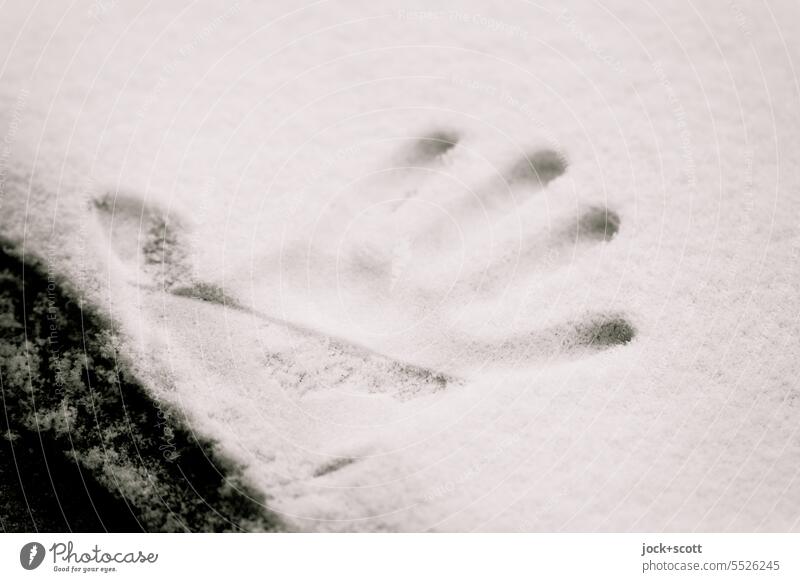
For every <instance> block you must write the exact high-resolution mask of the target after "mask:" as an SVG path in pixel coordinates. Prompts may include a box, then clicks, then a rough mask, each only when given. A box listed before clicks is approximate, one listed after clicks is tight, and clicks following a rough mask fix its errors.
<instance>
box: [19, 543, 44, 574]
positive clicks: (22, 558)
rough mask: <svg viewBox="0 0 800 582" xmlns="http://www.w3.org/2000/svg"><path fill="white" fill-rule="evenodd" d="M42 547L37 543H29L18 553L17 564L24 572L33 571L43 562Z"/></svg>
mask: <svg viewBox="0 0 800 582" xmlns="http://www.w3.org/2000/svg"><path fill="white" fill-rule="evenodd" d="M44 554H45V551H44V546H43V545H42V544H40V543H39V542H29V543H27V544H25V545H24V546H22V549H21V550H20V551H19V563H20V564H22V567H23V568H25V569H26V570H35V569H36V568H38V567H39V566H40V565H41V564H42V561H43V560H44Z"/></svg>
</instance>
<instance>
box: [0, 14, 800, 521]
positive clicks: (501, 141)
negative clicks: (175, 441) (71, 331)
mask: <svg viewBox="0 0 800 582" xmlns="http://www.w3.org/2000/svg"><path fill="white" fill-rule="evenodd" d="M416 4H417V5H414V4H413V3H406V2H403V3H400V2H397V3H393V2H388V1H381V2H375V1H372V2H367V1H364V2H357V1H346V2H324V1H323V2H316V3H313V4H309V5H308V6H301V5H300V4H297V3H292V2H281V1H270V2H265V3H256V2H252V3H251V2H238V3H232V4H226V5H222V4H217V3H213V2H197V3H188V2H187V3H179V2H158V3H152V4H149V5H141V4H138V3H128V2H116V1H115V0H100V1H99V2H94V3H85V4H81V3H76V4H73V5H70V6H67V5H66V4H63V5H62V4H60V3H59V4H57V5H56V4H52V3H50V4H48V5H46V6H44V5H37V6H33V5H32V4H31V3H29V2H22V1H20V2H11V3H6V4H5V5H4V6H3V8H2V13H3V17H2V20H1V21H0V59H2V60H0V120H2V125H0V132H2V135H3V136H4V138H5V140H4V141H3V142H2V144H0V145H2V147H3V150H2V157H1V158H0V162H2V172H3V174H2V180H3V182H2V184H3V190H2V200H1V202H2V213H1V214H0V227H2V232H3V234H4V235H6V236H8V237H10V238H13V239H15V240H18V241H24V244H25V248H26V249H28V250H29V252H32V253H37V254H39V255H42V256H44V257H45V258H46V260H48V261H49V262H50V263H51V264H52V265H53V266H54V268H55V269H56V270H58V271H60V272H63V273H66V274H68V275H69V276H70V277H71V278H72V279H73V280H74V281H75V282H76V284H77V285H78V286H79V287H80V288H81V290H82V291H83V292H85V293H86V295H87V297H88V298H89V300H90V301H93V302H97V303H98V304H100V305H102V306H104V307H105V308H107V309H109V310H110V312H111V313H112V314H113V316H114V318H115V319H117V320H118V321H120V322H121V323H122V324H123V328H124V329H125V331H126V333H127V334H128V343H129V346H130V349H131V352H132V353H133V354H136V360H137V362H138V364H139V368H140V374H141V376H142V378H143V379H144V380H145V381H146V382H147V383H148V385H149V386H150V388H151V389H152V390H153V392H154V394H156V395H157V397H159V398H162V399H165V400H167V401H170V402H173V403H176V404H177V405H178V406H180V407H181V408H182V409H184V410H185V411H186V412H187V414H188V415H189V416H190V418H191V419H192V421H193V425H194V427H195V428H196V430H198V431H199V432H201V433H202V434H205V435H208V436H211V437H214V438H216V439H218V440H219V441H220V442H221V444H222V446H223V447H224V448H225V449H226V450H227V451H228V452H229V453H230V454H231V455H232V456H234V457H235V458H236V459H238V460H240V461H241V462H242V463H244V464H245V465H246V474H247V476H248V477H249V478H250V479H251V480H252V481H253V483H254V484H256V485H257V486H258V487H260V488H262V489H263V490H264V491H265V492H266V493H267V494H268V495H269V498H270V508H271V509H273V510H275V511H278V512H280V513H281V514H283V515H284V516H285V517H286V519H287V521H288V522H289V523H291V524H292V525H294V526H295V527H298V528H302V529H322V530H427V529H432V530H456V531H471V530H504V531H505V530H512V531H540V530H544V531H554V530H614V531H617V530H711V531H727V530H779V531H783V530H798V529H800V521H799V520H800V435H799V434H798V428H800V422H799V420H800V394H799V393H798V388H797V378H798V377H800V363H798V362H800V359H798V354H797V350H798V340H800V333H799V332H800V323H799V322H798V308H797V297H798V291H800V289H799V287H800V267H799V266H798V265H800V261H798V258H800V235H799V234H798V229H797V226H796V225H797V220H798V217H800V195H798V193H799V192H800V161H799V159H798V155H797V152H798V151H800V87H798V79H797V76H796V71H795V67H796V66H797V58H798V56H800V52H798V47H800V41H798V38H800V36H798V34H797V33H798V30H797V24H796V23H797V22H798V16H800V9H798V7H797V5H796V3H795V2H792V1H785V2H763V3H744V2H742V3H738V2H736V1H735V0H734V1H733V2H730V3H713V2H712V3H691V2H676V3H669V6H666V5H665V6H661V5H648V4H647V3H640V2H634V1H626V2H610V3H603V4H590V3H584V2H575V3H563V2H545V3H530V2H521V1H513V2H507V3H499V4H500V5H498V3H488V2H477V1H469V2H458V3H455V2H453V3H447V2H430V1H428V2H424V3H423V2H420V3H416ZM449 141H452V142H457V143H456V145H455V146H453V147H450V144H446V145H443V146H442V147H438V146H436V145H431V144H432V143H434V144H443V143H445V142H449ZM548 151H552V152H557V153H558V154H559V156H563V159H562V158H559V160H561V162H562V163H566V169H565V171H564V172H563V174H562V175H558V176H555V177H553V179H552V180H549V178H548V177H545V178H544V179H541V180H539V179H536V178H535V177H532V176H530V175H528V176H525V175H524V172H523V173H522V175H521V174H520V171H519V168H520V166H519V164H520V160H525V159H526V158H528V159H530V158H535V156H536V153H537V152H548ZM556 174H558V172H556ZM598 211H601V214H602V216H603V217H605V218H603V220H605V222H603V225H604V226H606V227H608V228H611V229H613V230H616V229H617V228H618V232H616V233H615V234H614V236H610V235H609V236H602V233H598V232H597V230H596V228H594V227H587V228H585V229H584V228H583V227H581V229H579V230H580V231H581V232H580V234H581V236H579V237H578V239H577V240H576V239H575V236H574V234H575V231H576V224H581V225H585V224H586V222H585V221H583V222H582V220H583V219H582V217H585V216H587V215H588V216H591V215H592V213H595V216H597V214H596V213H597V212H598ZM609 216H611V217H612V218H611V219H609V218H608V217H609ZM617 219H618V225H617V222H616V221H617ZM162 221H163V222H162ZM163 224H166V225H167V226H165V227H164V229H163V231H164V232H167V230H168V232H169V239H170V241H169V242H170V244H172V245H173V247H170V250H169V254H170V260H171V261H172V263H171V265H172V266H171V272H172V273H173V274H174V277H175V278H176V282H172V283H173V286H172V288H171V289H172V291H176V290H177V289H182V290H183V291H182V295H183V296H181V294H176V293H166V292H161V291H157V290H155V289H157V288H158V287H159V282H160V281H161V279H160V277H161V275H163V273H161V272H159V271H157V270H154V268H153V266H152V265H149V266H148V265H146V264H145V263H146V257H145V256H144V254H145V252H146V251H142V247H143V246H145V247H146V245H147V237H148V236H150V235H151V234H152V232H151V231H153V230H154V229H155V230H158V229H159V228H160V226H159V225H162V226H163ZM154 225H155V226H154ZM593 228H594V229H593ZM150 242H152V241H150ZM198 283H203V284H206V285H215V286H218V287H219V288H221V289H222V290H224V294H225V296H226V297H227V298H228V299H227V301H228V302H229V303H232V302H235V307H223V306H221V305H219V304H217V303H214V302H206V301H201V300H197V299H193V298H191V297H187V296H186V295H193V294H197V293H195V292H194V291H192V290H191V289H192V285H197V284H198ZM208 288H211V287H208ZM187 289H188V291H187ZM219 296H221V294H220V295H219ZM609 321H614V322H627V323H628V324H630V325H631V326H632V328H633V329H634V330H635V335H634V337H633V340H632V341H631V342H629V343H624V342H619V345H613V346H611V347H609V348H608V349H596V348H592V347H586V346H585V345H584V344H585V341H583V340H585V336H586V334H587V333H589V334H590V335H591V333H590V332H587V331H586V330H587V329H590V328H592V326H596V325H604V322H606V323H607V322H609ZM283 322H286V323H287V324H290V325H284V323H283Z"/></svg>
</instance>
